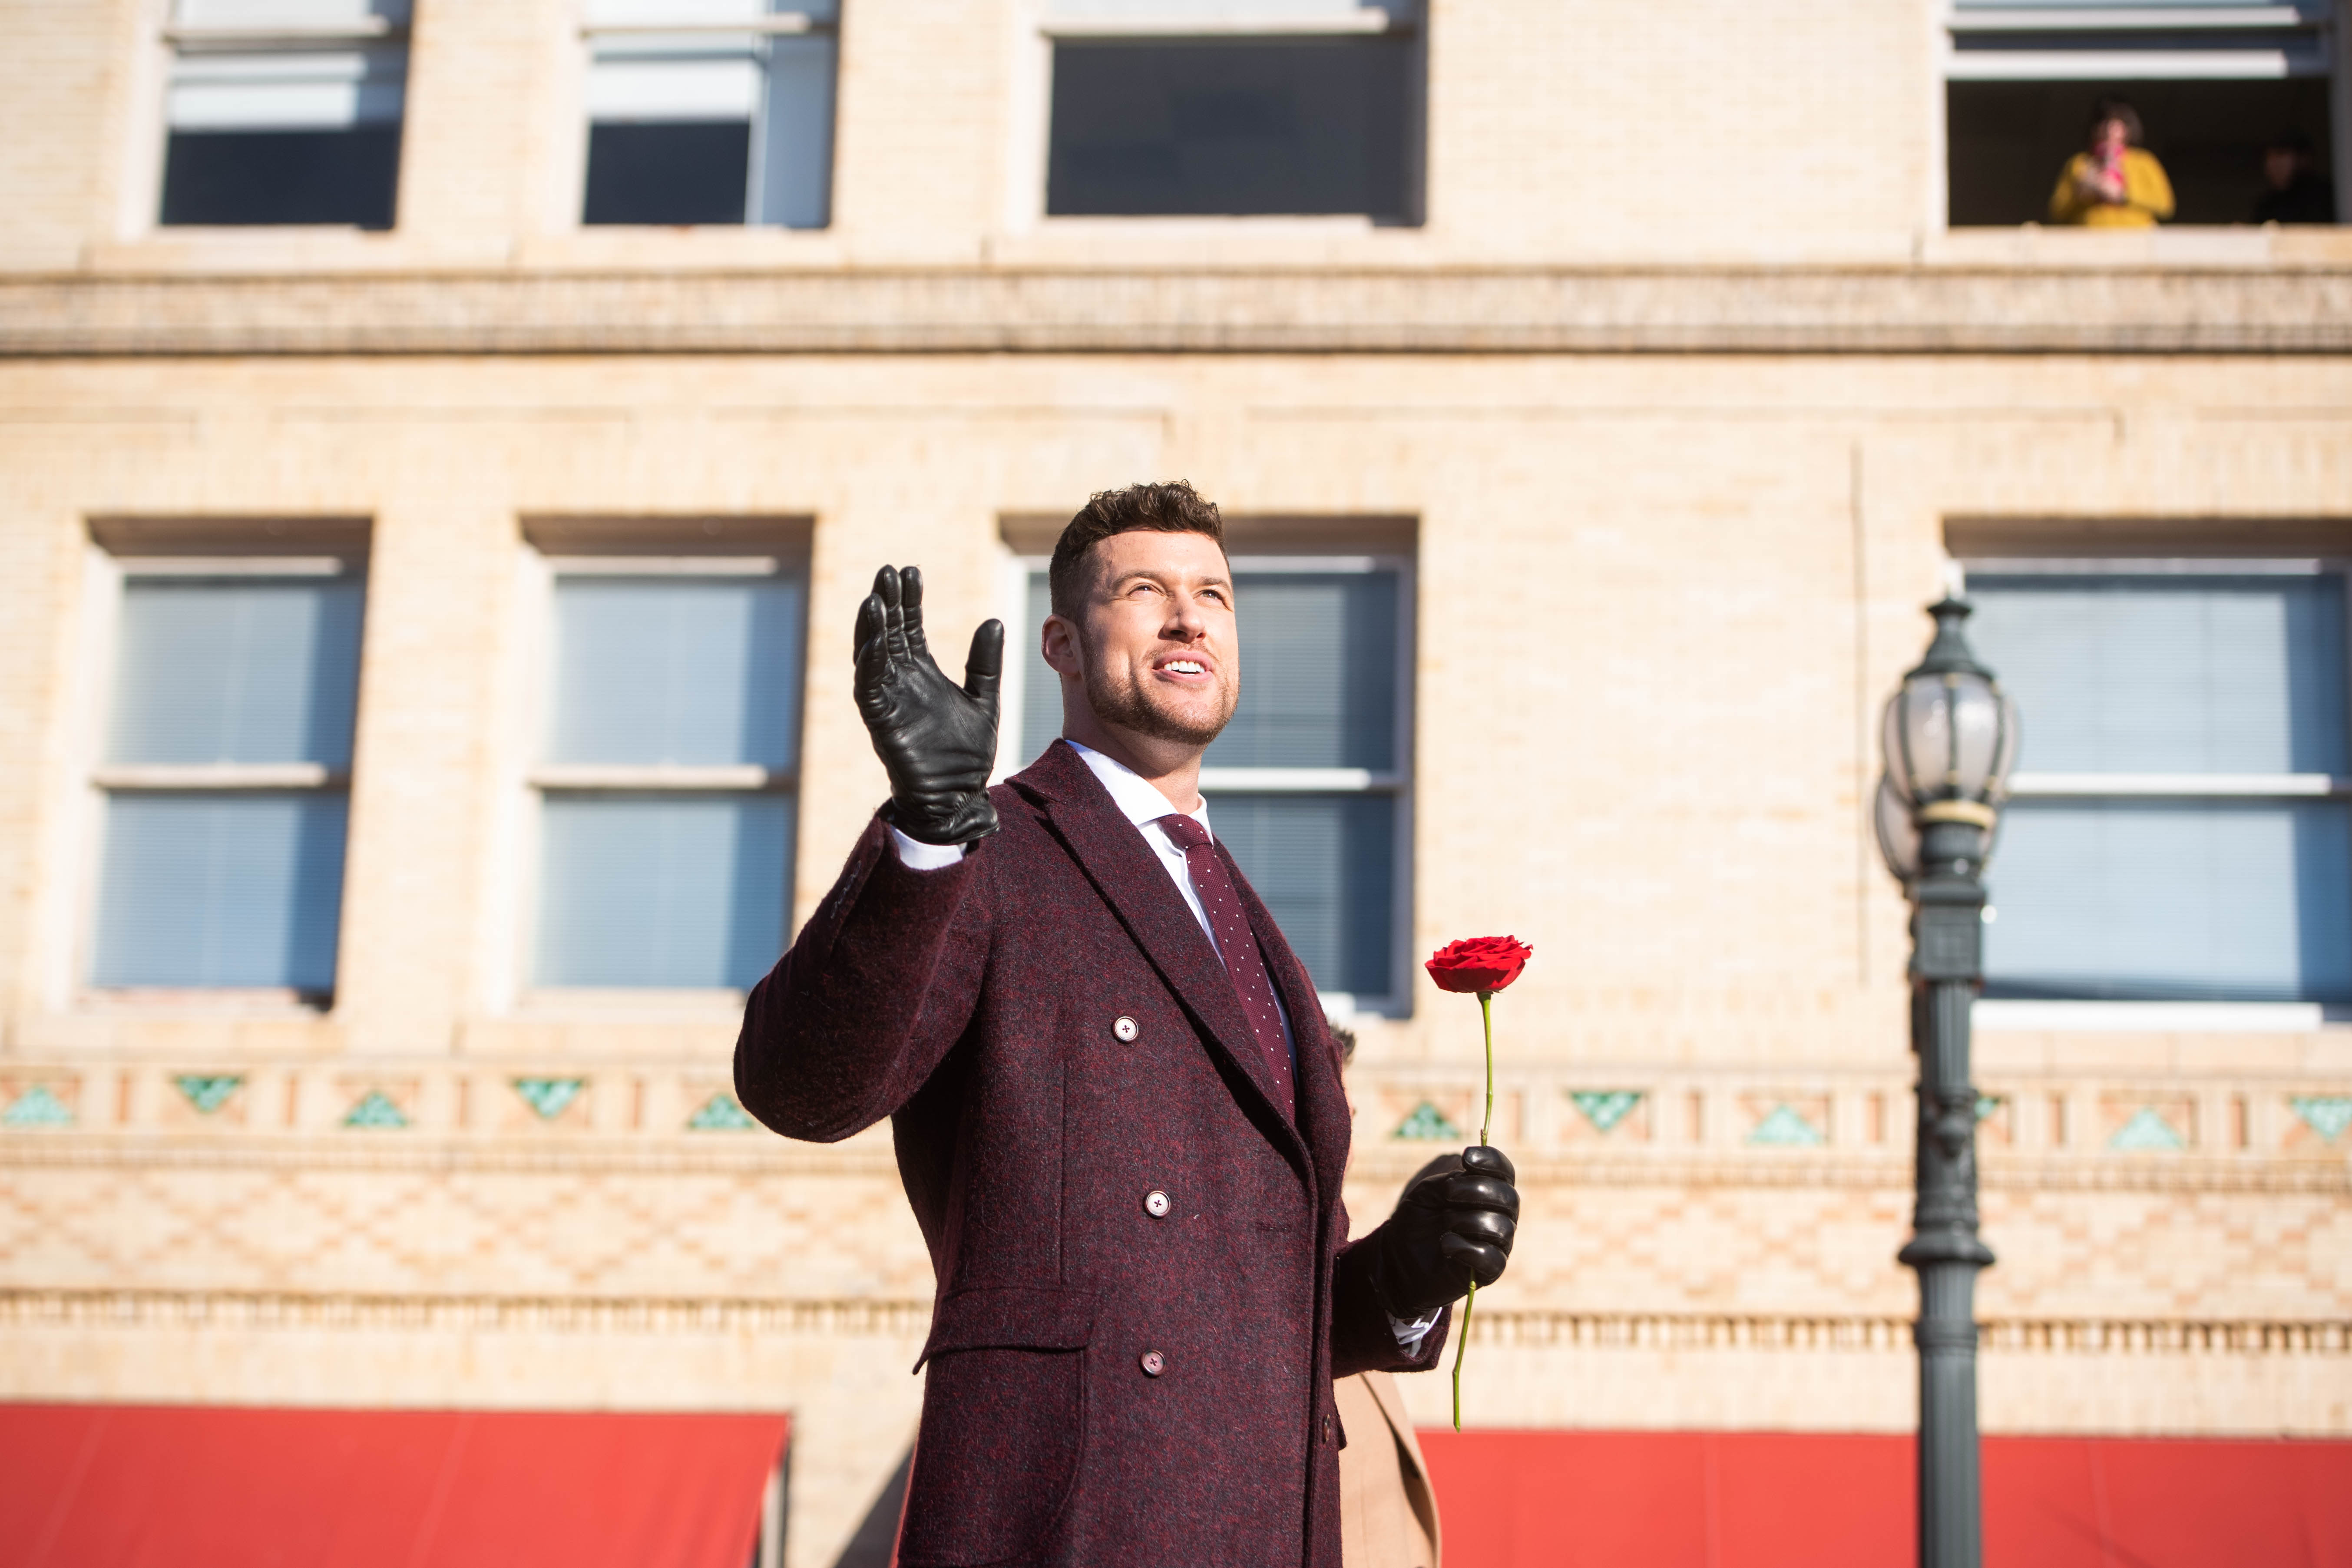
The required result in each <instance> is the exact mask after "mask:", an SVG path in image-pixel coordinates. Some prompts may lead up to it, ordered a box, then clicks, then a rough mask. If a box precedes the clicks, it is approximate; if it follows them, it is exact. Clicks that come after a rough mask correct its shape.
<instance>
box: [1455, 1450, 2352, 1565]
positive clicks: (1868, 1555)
mask: <svg viewBox="0 0 2352 1568" xmlns="http://www.w3.org/2000/svg"><path fill="white" fill-rule="evenodd" d="M1421 1441H1422V1447H1423V1451H1424V1452H1425V1453H1426V1454H1427V1456H1428V1458H1429V1468H1430V1472H1431V1476H1432V1478H1433V1479H1434V1480H1435V1482H1436V1484H1437V1495H1438V1511H1439V1515H1440V1517H1441V1518H1442V1519H1443V1520H1444V1527H1445V1556H1446V1560H1447V1561H1448V1562H1449V1563H1457V1564H1462V1565H1464V1568H1566V1565H1568V1564H1576V1565H1578V1568H1586V1565H1591V1568H1888V1565H1889V1564H1901V1563H1911V1562H1914V1561H1916V1547H1915V1546H1914V1544H1913V1529H1914V1526H1913V1521H1912V1497H1913V1489H1914V1486H1915V1481H1914V1478H1913V1469H1912V1446H1911V1439H1910V1438H1909V1437H1907V1436H1863V1435H1858V1434H1811V1433H1788V1432H1465V1433H1460V1434H1456V1433H1454V1432H1450V1431H1444V1430H1437V1431H1426V1432H1423V1433H1422V1434H1421ZM1983 1466H1984V1532H1985V1546H1984V1556H1985V1562H1986V1563H1989V1564H1993V1565H1994V1568H2241V1565H2242V1564H2248V1563H2260V1564H2262V1565H2263V1568H2344V1565H2345V1564H2347V1563H2352V1443H2343V1442H2305V1441H2261V1440H2247V1441H2234V1440H2229V1439H2219V1438H2213V1439H2189V1438H2135V1437H1987V1438H1986V1439H1984V1448H1983Z"/></svg>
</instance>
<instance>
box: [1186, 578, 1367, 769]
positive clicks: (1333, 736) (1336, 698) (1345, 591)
mask: <svg viewBox="0 0 2352 1568" xmlns="http://www.w3.org/2000/svg"><path fill="white" fill-rule="evenodd" d="M1234 609H1235V617H1236V619H1237V620H1238V622H1239V631H1240V637H1241V644H1242V671H1243V679H1242V699H1241V703H1240V705H1239V706H1238V707H1237V708H1235V709H1234V719H1233V722H1232V723H1231V724H1228V725H1227V726H1226V727H1225V731H1224V733H1223V734H1222V735H1220V736H1218V737H1217V741H1216V743H1215V744H1214V745H1213V746H1211V747H1210V748H1209V752H1208V755H1207V756H1206V757H1205V758H1203V759H1202V763H1203V765H1204V766H1207V767H1213V768H1369V769H1371V770H1372V771H1374V772H1376V773H1384V772H1387V771H1388V770H1390V769H1391V768H1393V767H1395V766H1396V731H1397V574H1395V573H1393V572H1334V573H1328V574H1305V573H1265V574H1254V573H1249V572H1244V571H1236V572H1235V573H1234Z"/></svg>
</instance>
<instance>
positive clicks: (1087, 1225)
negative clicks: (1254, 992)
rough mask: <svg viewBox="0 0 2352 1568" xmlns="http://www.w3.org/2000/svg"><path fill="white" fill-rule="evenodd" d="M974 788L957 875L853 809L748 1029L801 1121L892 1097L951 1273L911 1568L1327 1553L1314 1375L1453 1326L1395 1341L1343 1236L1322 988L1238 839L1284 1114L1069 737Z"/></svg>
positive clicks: (1331, 1564)
mask: <svg viewBox="0 0 2352 1568" xmlns="http://www.w3.org/2000/svg"><path fill="white" fill-rule="evenodd" d="M990 793H991V797H992V799H993V800H994V802H995V804H996V811H997V816H998V819H999V821H1000V823H1001V824H1002V826H1001V828H1000V830H999V831H998V832H997V833H995V834H994V835H992V836H991V837H988V838H985V839H982V841H981V842H980V843H979V844H977V845H975V846H974V847H973V848H972V849H971V853H970V854H969V855H967V856H966V857H965V858H964V859H963V861H962V862H961V864H959V865H957V866H954V867H951V868H947V869H944V870H935V871H910V870H908V868H906V867H904V866H902V865H901V864H900V863H899V861H898V855H897V854H896V852H895V851H894V850H893V849H892V847H891V844H890V838H889V834H888V832H887V829H886V828H885V827H884V826H883V825H882V824H881V822H880V821H879V820H878V819H877V821H875V822H873V823H871V824H869V825H868V826H867V827H866V833H865V835H864V837H861V838H860V839H859V840H858V842H857V847H856V849H855V850H854V851H853V852H852V853H851V855H850V857H849V864H848V866H847V867H846V868H845V869H844V870H843V872H842V874H841V879H840V881H838V882H837V883H835V885H834V889H833V891H832V892H831V893H829V894H827V895H826V897H825V900H824V903H823V904H821V905H820V906H818V909H817V911H816V914H815V916H814V918H813V919H812V920H811V921H809V923H808V925H807V927H806V928H805V929H803V931H802V932H801V934H800V938H799V940H798V941H796V942H794V943H793V949H792V951H791V952H788V953H786V954H785V955H784V958H783V961H782V963H779V964H778V965H777V966H776V968H775V970H774V972H773V973H771V974H770V975H769V976H768V977H767V978H766V979H765V980H763V981H761V983H760V984H759V985H758V986H757V987H756V988H755V989H754V990H753V991H752V993H751V1001H750V1004H749V1005H748V1007H747V1008H746V1010H745V1013H744V1017H743V1033H742V1037H741V1038H740V1041H739V1042H738V1043H737V1046H736V1048H735V1082H736V1088H737V1090H738V1092H739V1093H740V1095H741V1097H742V1101H743V1104H744V1106H745V1108H746V1109H748V1110H751V1113H752V1114H753V1115H755V1116H757V1117H759V1118H760V1120H761V1121H764V1122H765V1123H767V1124H768V1125H769V1126H770V1127H772V1128H773V1129H775V1130H776V1131H779V1132H782V1133H783V1134H784V1135H785V1136H787V1137H791V1138H805V1139H815V1140H818V1141H821V1142H830V1141H833V1140H835V1139H841V1138H846V1137H848V1136H849V1135H850V1134H852V1133H854V1132H856V1131H859V1130H860V1129H862V1128H865V1127H868V1126H871V1125H872V1124H873V1123H874V1122H876V1121H880V1120H881V1119H882V1118H883V1117H885V1116H887V1117H890V1118H891V1119H892V1131H893V1133H894V1135H895V1139H896V1143H897V1148H898V1168H899V1171H900V1173H901V1174H902V1175H903V1176H904V1178H905V1182H906V1187H907V1195H908V1201H909V1202H910V1203H911V1204H912V1205H913V1206H914V1210H915V1217H916V1219H917V1220H918V1221H919V1223H920V1225H921V1226H922V1230H923V1237H924V1239H925V1240H926V1241H927V1242H928V1243H929V1247H930V1252H931V1261H932V1263H933V1266H934V1267H935V1268H936V1270H937V1273H938V1279H939V1295H938V1302H937V1307H936V1310H935V1314H934V1316H933V1319H932V1325H931V1334H930V1340H929V1343H928V1344H927V1345H926V1346H925V1347H924V1350H923V1363H926V1364H928V1366H929V1373H928V1378H927V1382H926V1384H925V1387H924V1391H923V1415H922V1425H921V1427H920V1429H919V1436H918V1439H917V1442H916V1448H915V1465H914V1473H913V1477H912V1479H911V1480H910V1482H909V1485H908V1498H907V1511H906V1518H905V1526H904V1534H903V1536H902V1538H901V1543H900V1549H899V1561H900V1562H901V1563H906V1564H908V1565H909V1568H913V1565H916V1564H943V1563H1067V1564H1092V1565H1102V1564H1136V1565H1147V1564H1150V1565H1158V1564H1165V1565H1166V1568H1256V1565H1261V1564H1263V1565H1267V1568H1272V1565H1276V1564H1280V1565H1281V1568H1293V1565H1303V1568H1339V1444H1340V1443H1341V1442H1343V1441H1344V1440H1345V1439H1344V1436H1343V1435H1342V1434H1341V1431H1340V1429H1339V1417H1338V1414H1337V1411H1336V1409H1335V1407H1334V1405H1333V1402H1332V1397H1331V1379H1332V1377H1333V1375H1334V1373H1338V1374H1339V1375H1343V1376H1344V1375H1346V1374H1348V1373H1355V1372H1361V1371H1364V1370H1367V1369H1370V1368H1384V1369H1387V1370H1390V1371H1395V1372H1411V1371H1419V1370H1422V1369H1423V1368H1425V1367H1428V1366H1431V1365H1433V1364H1434V1363H1435V1362H1436V1360H1437V1356H1438V1352H1439V1350H1440V1348H1441V1347H1442V1344H1443V1342H1444V1337H1445V1325H1444V1324H1443V1323H1441V1324H1440V1325H1439V1326H1438V1328H1437V1329H1435V1330H1433V1331H1432V1332H1431V1333H1430V1335H1429V1336H1428V1338H1427V1339H1426V1340H1425V1341H1423V1344H1422V1348H1421V1353H1420V1354H1419V1355H1418V1356H1414V1357H1408V1356H1407V1355H1405V1354H1404V1352H1402V1350H1400V1349H1399V1348H1398V1345H1397V1342H1396V1339H1395V1336H1394V1334H1393V1333H1392V1332H1391V1329H1390V1326H1389V1321H1388V1318H1387V1314H1386V1313H1385V1312H1383V1311H1382V1310H1381V1307H1380V1304H1379V1302H1378V1300H1376V1299H1375V1297H1374V1296H1373V1293H1372V1290H1371V1288H1370V1282H1369V1279H1368V1278H1367V1268H1368V1265H1369V1262H1370V1258H1369V1256H1368V1254H1366V1253H1365V1252H1364V1251H1363V1250H1362V1249H1360V1248H1351V1247H1349V1243H1348V1215H1347V1210H1346V1209H1345V1208H1344V1207H1343V1206H1342V1205H1341V1204H1340V1201H1339V1183H1340V1177H1341V1174H1342V1173H1343V1172H1344V1171H1345V1170H1346V1168H1347V1163H1348V1122H1349V1117H1348V1106H1347V1101H1346V1100H1345V1098H1344V1097H1343V1095H1342V1094H1341V1091H1340V1087H1339V1055H1338V1053H1337V1051H1336V1050H1335V1049H1334V1047H1333V1046H1332V1043H1331V1039H1330V1036H1329V1032H1328V1029H1327V1028H1326V1027H1325V1026H1324V1023H1323V1013H1322V1009H1321V1007H1320V1006H1319V1005H1318V1003H1317V1001H1316V995H1315V991H1314V988H1313V986H1312V985H1311V984H1309V983H1308V980H1307V973H1306V971H1305V970H1304V969H1303V968H1302V967H1301V966H1300V964H1299V963H1298V960H1297V958H1296V957H1295V956H1294V955H1293V954H1292V952H1291V951H1290V948H1289V946H1288V944H1287V943H1286V942H1284V941H1283V940H1282V934H1281V932H1280V931H1277V930H1276V928H1275V924H1274V921H1273V920H1272V919H1271V918H1270V917H1269V916H1268V915H1267V913H1266V911H1265V906H1264V905H1263V904H1261V903H1260V902H1259V901H1258V900H1257V897H1256V895H1255V894H1254V893H1252V892H1251V891H1250V889H1249V884H1248V882H1247V881H1246V880H1244V879H1243V877H1242V874H1241V870H1240V868H1238V867H1235V866H1234V865H1233V862H1232V859H1231V857H1229V856H1228V857H1227V858H1226V864H1227V867H1228V868H1229V869H1230V870H1231V872H1232V876H1233V879H1234V885H1235V886H1236V887H1237V888H1239V889H1241V894H1242V900H1243V902H1244V905H1245V906H1246V908H1247V910H1248V913H1249V919H1250V922H1251V924H1252V926H1253V927H1254V928H1255V931H1256V934H1257V941H1258V945H1259V947H1260V948H1261V949H1262V950H1263V951H1264V952H1265V960H1266V967H1267V969H1268V970H1269V972H1270V973H1272V975H1273V978H1274V983H1275V984H1276V985H1277V986H1279V987H1280V988H1281V991H1282V999H1283V1004H1284V1005H1285V1006H1286V1007H1287V1008H1288V1009H1289V1013H1290V1018H1291V1025H1292V1027H1293V1030H1294V1032H1295V1034H1296V1036H1297V1047H1298V1074H1297V1118H1296V1121H1293V1120H1291V1119H1289V1118H1286V1116H1285V1115H1284V1114H1283V1112H1282V1110H1280V1108H1279V1102H1278V1101H1277V1100H1275V1099H1274V1098H1273V1096H1272V1094H1271V1092H1270V1091H1269V1087H1268V1085H1269V1081H1270V1080H1269V1079H1268V1077H1267V1074H1266V1070H1265V1065H1264V1062H1265V1058H1264V1056H1263V1054H1262V1053H1261V1052H1260V1050H1259V1048H1258V1047H1257V1044H1256V1042H1255V1038H1254V1037H1253V1036H1252V1034H1251V1032H1250V1027H1249V1025H1248V1023H1247V1021H1246V1020H1245V1018H1244V1015H1243V1013H1242V1008H1241V1004H1240V1002H1239V1000H1238V999H1237V998H1236V997H1235V995H1234V988H1233V984H1232V982H1231V981H1230V980H1228V979H1227V978H1226V975H1225V972H1224V968H1223V964H1222V963H1220V961H1219V960H1218V957H1217V954H1216V950H1215V949H1214V948H1213V947H1212V946H1211V945H1210V942H1209V939H1208V937H1207V936H1206V935H1205V934H1204V933H1203V932H1202V930H1201V927H1200V924H1199V922H1198V921H1195V920H1194V919H1193V918H1192V911H1191V910H1189V909H1187V908H1186V907H1185V904H1184V901H1183V900H1182V898H1181V896H1180V895H1179V894H1178V892H1177V890H1176V888H1175V886H1174V884H1173V883H1172V882H1171V880H1170V879H1169V876H1168V873H1167V872H1166V871H1165V870H1163V869H1162V868H1161V867H1160V862H1159V859H1158V858H1157V857H1156V856H1155V855H1154V853H1153V852H1152V850H1151V848H1150V846H1148V845H1147V844H1146V843H1145V842H1144V840H1143V837H1142V835H1141V834H1139V833H1138V832H1137V831H1136V829H1135V826H1134V825H1133V824H1131V823H1130V822H1129V821H1128V819H1127V818H1126V816H1124V815H1122V814H1121V813H1120V811H1119V810H1118V807H1117V806H1116V805H1113V804H1112V802H1111V798H1110V795H1109V794H1108V792H1107V791H1105V790H1104V788H1103V787H1102V785H1101V784H1100V783H1099V782H1098V781H1097V779H1096V778H1095V776H1094V774H1093V773H1091V772H1090V771H1089V770H1088V769H1087V765H1086V763H1085V762H1084V760H1083V759H1081V758H1080V757H1079V756H1078V755H1077V753H1076V752H1073V751H1071V750H1070V749H1069V748H1068V747H1067V746H1066V745H1062V744H1060V743H1059V742H1056V743H1055V745H1053V746H1051V747H1049V748H1048V749H1047V751H1046V752H1045V756H1043V757H1042V758H1040V759H1039V760H1038V761H1037V763H1035V765H1034V766H1033V767H1031V768H1030V769H1028V771H1026V772H1025V773H1020V774H1018V775H1016V776H1015V777H1013V779H1012V780H1011V781H1010V782H1009V783H1008V784H1003V785H1000V786H998V787H997V788H996V789H994V790H992V791H991V792H990ZM1217 852H1218V853H1219V854H1220V855H1223V854H1224V853H1225V851H1224V848H1223V846H1222V845H1220V846H1218V850H1217ZM1122 1019H1126V1020H1132V1022H1133V1024H1134V1028H1133V1029H1131V1030H1130V1029H1129V1028H1126V1027H1125V1026H1122V1025H1121V1024H1120V1020H1122ZM1126 1034H1131V1035H1132V1036H1133V1037H1132V1038H1131V1039H1122V1038H1120V1036H1121V1035H1126ZM1154 1192H1160V1193H1164V1194H1167V1196H1168V1197H1169V1199H1170V1200H1171V1204H1170V1205H1166V1209H1167V1212H1166V1213H1165V1215H1154V1214H1153V1213H1151V1212H1150V1210H1149V1209H1147V1207H1146V1204H1145V1200H1146V1197H1147V1195H1148V1194H1151V1193H1154ZM1153 1206H1155V1207H1157V1206H1161V1205H1153ZM1153 1352H1156V1358H1157V1359H1156V1363H1155V1364H1156V1365H1157V1367H1158V1369H1159V1370H1158V1373H1157V1375H1153V1374H1152V1373H1147V1372H1146V1370H1145V1358H1146V1356H1147V1354H1148V1353H1153Z"/></svg>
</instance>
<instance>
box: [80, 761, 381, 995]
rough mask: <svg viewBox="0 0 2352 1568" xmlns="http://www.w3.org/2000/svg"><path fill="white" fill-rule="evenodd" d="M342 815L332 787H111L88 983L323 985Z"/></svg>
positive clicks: (329, 967) (330, 967)
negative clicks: (162, 790)
mask: <svg viewBox="0 0 2352 1568" xmlns="http://www.w3.org/2000/svg"><path fill="white" fill-rule="evenodd" d="M345 816H346V810H345V799H344V796H343V795H342V794H341V792H340V791H332V792H330V791H319V792H300V793H298V792H287V791H269V792H262V791H255V792H250V793H247V792H239V793H235V794H230V793H226V792H224V793H218V794H211V793H206V794H188V795H177V794H173V795H164V794H148V793H142V792H137V791H118V792H116V793H114V794H113V795H110V797H109V799H108V802H107V811H106V852H105V857H104V863H103V867H102V868H101V870H100V879H99V905H98V908H99V914H98V929H97V941H96V953H95V958H94V962H93V963H92V965H91V979H92V981H93V982H94V983H95V984H100V985H163V986H264V987H287V988H290V989H292V990H295V991H299V992H305V993H312V994H316V993H323V992H326V991H328V990H330V989H331V988H332V986H333V984H334V977H335V942H336V936H337V931H338V928H339V924H340V918H341V902H342V882H343V833H344V819H345Z"/></svg>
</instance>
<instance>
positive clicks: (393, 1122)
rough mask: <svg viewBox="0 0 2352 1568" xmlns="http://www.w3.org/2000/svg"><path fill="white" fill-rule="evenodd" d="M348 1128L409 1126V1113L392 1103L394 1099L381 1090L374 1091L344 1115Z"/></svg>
mask: <svg viewBox="0 0 2352 1568" xmlns="http://www.w3.org/2000/svg"><path fill="white" fill-rule="evenodd" d="M343 1125H344V1126H346V1127H376V1128H395V1127H405V1126H407V1125H408V1113H407V1112H406V1111H404V1110H401V1109H400V1107H399V1106H397V1105H394V1103H393V1102H392V1097H391V1096H390V1095H388V1094H386V1093H384V1092H383V1090H382V1089H370V1090H368V1091H367V1092H366V1093H365V1094H363V1095H362V1096H360V1099H359V1103H358V1104H356V1105H354V1106H352V1108H351V1110H347V1111H345V1112H344V1113H343Z"/></svg>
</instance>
